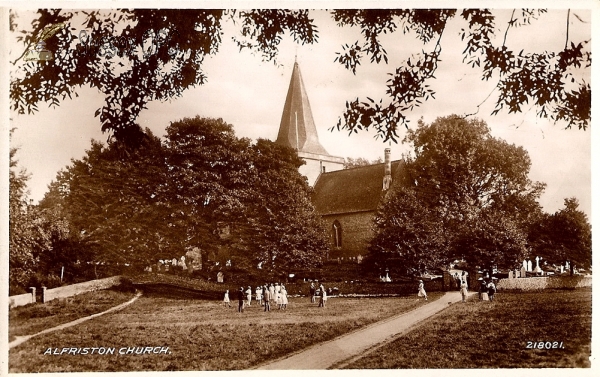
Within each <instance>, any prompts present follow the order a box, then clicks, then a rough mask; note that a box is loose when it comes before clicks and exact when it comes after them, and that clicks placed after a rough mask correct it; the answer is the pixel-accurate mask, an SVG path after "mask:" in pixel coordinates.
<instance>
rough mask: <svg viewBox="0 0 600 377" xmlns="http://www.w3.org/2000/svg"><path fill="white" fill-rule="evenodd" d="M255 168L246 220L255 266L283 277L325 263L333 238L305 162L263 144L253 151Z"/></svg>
mask: <svg viewBox="0 0 600 377" xmlns="http://www.w3.org/2000/svg"><path fill="white" fill-rule="evenodd" d="M252 164H253V169H252V172H251V175H250V179H249V180H248V181H247V182H248V188H249V190H250V193H251V196H250V197H248V198H247V201H246V203H245V204H246V207H247V209H246V211H245V217H244V218H246V219H247V222H246V224H247V225H248V226H247V227H246V229H245V232H246V234H245V240H246V243H248V244H249V247H250V250H252V253H251V254H252V255H253V256H254V258H253V262H254V263H258V264H260V265H261V268H262V269H264V270H267V271H268V270H271V271H279V272H285V271H290V270H291V269H294V268H300V267H301V268H309V267H315V266H317V265H319V264H321V263H322V262H323V259H324V257H325V255H326V253H327V248H328V234H327V232H326V230H325V229H326V227H325V225H324V224H323V223H322V221H321V218H320V216H319V215H318V214H317V213H316V210H315V208H314V206H313V205H312V203H311V200H310V194H311V189H310V187H309V186H308V183H307V181H306V178H305V177H304V176H302V175H301V174H300V173H299V172H298V168H299V167H300V166H301V165H302V164H304V161H303V160H302V159H300V158H299V157H298V155H297V153H296V151H295V150H293V149H291V148H287V147H283V146H281V145H278V144H275V143H274V142H272V141H269V140H264V139H259V140H258V141H257V143H256V144H255V145H253V147H252ZM238 225H241V224H238Z"/></svg>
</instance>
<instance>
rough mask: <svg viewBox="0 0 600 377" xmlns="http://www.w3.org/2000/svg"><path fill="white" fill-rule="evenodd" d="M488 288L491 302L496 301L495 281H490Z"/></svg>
mask: <svg viewBox="0 0 600 377" xmlns="http://www.w3.org/2000/svg"><path fill="white" fill-rule="evenodd" d="M487 288H488V297H489V299H490V301H494V295H495V294H496V284H494V280H490V282H489V284H488V286H487Z"/></svg>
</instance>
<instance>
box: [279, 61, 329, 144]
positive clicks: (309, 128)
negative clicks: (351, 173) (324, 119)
mask: <svg viewBox="0 0 600 377" xmlns="http://www.w3.org/2000/svg"><path fill="white" fill-rule="evenodd" d="M276 143H277V144H281V145H285V146H288V147H291V148H294V149H296V150H297V151H299V152H307V153H315V154H320V155H329V153H327V151H326V150H325V148H323V146H322V145H321V143H319V137H318V135H317V128H316V127H315V122H314V120H313V116H312V111H311V109H310V103H309V102H308V96H307V95H306V90H305V89H304V82H303V81H302V75H301V74H300V67H299V66H298V63H297V62H296V63H294V70H293V71H292V78H291V80H290V87H289V89H288V93H287V97H286V99H285V105H284V107H283V115H282V116H281V124H280V125H279V134H278V135H277V141H276Z"/></svg>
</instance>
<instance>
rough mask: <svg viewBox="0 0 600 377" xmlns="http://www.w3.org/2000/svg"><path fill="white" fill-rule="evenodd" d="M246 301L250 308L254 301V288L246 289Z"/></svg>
mask: <svg viewBox="0 0 600 377" xmlns="http://www.w3.org/2000/svg"><path fill="white" fill-rule="evenodd" d="M246 299H247V300H248V306H250V301H252V287H250V286H248V289H246Z"/></svg>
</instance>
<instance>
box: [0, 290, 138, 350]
mask: <svg viewBox="0 0 600 377" xmlns="http://www.w3.org/2000/svg"><path fill="white" fill-rule="evenodd" d="M141 295H142V292H139V291H138V292H137V294H136V295H135V296H134V297H133V298H132V299H131V300H129V301H127V302H124V303H122V304H120V305H117V306H113V307H112V308H110V309H108V310H105V311H103V312H100V313H96V314H92V315H90V316H87V317H83V318H79V319H76V320H74V321H71V322H67V323H63V324H62V325H59V326H56V327H52V328H50V329H46V330H43V331H40V332H38V333H35V334H32V335H25V336H17V337H15V338H16V339H15V340H13V341H12V342H10V343H8V348H9V349H10V348H13V347H16V346H18V345H19V344H21V343H24V342H26V341H28V340H29V339H31V338H33V337H35V336H38V335H42V334H47V333H49V332H53V331H56V330H62V329H66V328H67V327H71V326H75V325H78V324H80V323H82V322H85V321H89V320H90V319H92V318H96V317H99V316H101V315H104V314H107V313H111V312H114V311H117V310H121V309H123V308H124V307H126V306H129V305H131V304H133V303H134V302H135V300H137V299H138V298H139V297H140V296H141Z"/></svg>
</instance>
